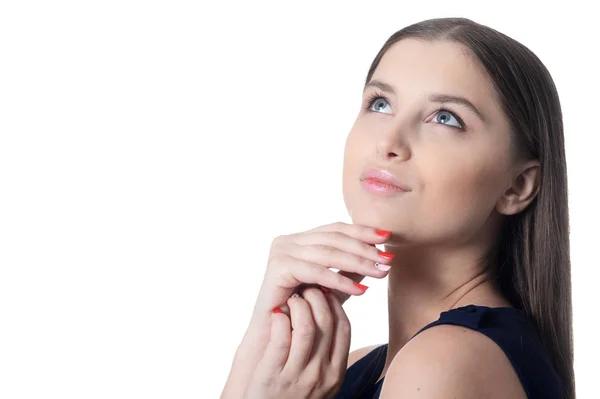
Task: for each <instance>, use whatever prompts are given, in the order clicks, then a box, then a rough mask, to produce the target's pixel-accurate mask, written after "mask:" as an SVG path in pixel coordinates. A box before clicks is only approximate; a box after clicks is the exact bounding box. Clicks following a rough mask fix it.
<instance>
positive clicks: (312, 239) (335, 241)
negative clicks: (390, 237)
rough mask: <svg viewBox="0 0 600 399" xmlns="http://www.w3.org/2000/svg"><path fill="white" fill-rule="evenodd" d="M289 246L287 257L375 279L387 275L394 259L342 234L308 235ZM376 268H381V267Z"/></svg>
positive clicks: (390, 255) (392, 255) (388, 254)
mask: <svg viewBox="0 0 600 399" xmlns="http://www.w3.org/2000/svg"><path fill="white" fill-rule="evenodd" d="M289 245H290V246H289V247H288V255H289V256H293V257H294V258H297V259H303V260H306V261H309V262H313V263H316V264H319V265H322V266H324V267H327V268H334V269H339V270H340V271H345V272H351V273H359V274H362V275H363V276H370V277H375V278H384V277H386V276H387V275H388V273H387V272H388V271H389V269H390V266H389V263H391V261H392V259H393V258H394V256H395V255H394V254H391V253H387V252H383V251H379V250H378V249H377V248H375V247H372V246H370V245H369V244H365V243H361V242H359V241H357V240H356V239H354V238H352V237H348V236H346V235H344V234H342V233H315V235H306V236H303V237H302V238H300V239H298V240H295V241H294V242H293V243H290V244H289ZM366 247H368V248H369V249H366ZM382 254H383V255H382ZM376 265H382V266H381V267H379V268H378V267H376ZM384 269H387V270H384Z"/></svg>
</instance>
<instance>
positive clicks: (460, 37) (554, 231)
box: [222, 18, 575, 399]
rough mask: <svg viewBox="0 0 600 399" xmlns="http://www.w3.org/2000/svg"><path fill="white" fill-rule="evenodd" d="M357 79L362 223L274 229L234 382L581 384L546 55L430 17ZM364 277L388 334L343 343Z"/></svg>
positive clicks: (337, 391)
mask: <svg viewBox="0 0 600 399" xmlns="http://www.w3.org/2000/svg"><path fill="white" fill-rule="evenodd" d="M363 96H364V98H363V106H362V108H361V110H360V112H359V114H358V117H357V119H356V122H355V124H354V126H353V128H352V130H351V131H350V133H349V135H348V138H347V142H346V147H345V155H344V156H345V158H344V170H343V194H344V201H345V204H346V207H347V209H348V212H349V214H350V216H351V218H352V221H353V223H352V224H345V223H334V224H330V225H326V226H321V227H318V228H316V229H313V230H310V231H306V232H301V233H297V234H291V235H286V236H281V237H278V238H276V239H275V240H274V241H273V244H272V247H271V253H270V257H269V263H268V265H267V268H266V273H265V276H264V281H263V285H262V287H261V290H260V293H259V296H258V299H257V302H256V305H255V308H254V312H253V317H252V321H251V323H250V326H249V327H248V330H247V332H246V335H245V336H244V339H243V341H242V343H241V344H240V346H239V348H238V350H237V352H236V356H235V358H234V361H233V365H232V369H231V372H230V375H229V378H228V380H227V383H226V386H225V388H224V391H223V394H222V398H260V399H263V398H333V397H339V398H359V397H360V398H382V399H389V398H394V399H409V398H422V399H428V398H431V399H433V398H462V399H468V398H473V399H474V398H478V399H479V398H529V399H534V398H536V399H537V398H540V399H541V398H544V399H548V398H570V399H571V398H575V387H574V385H575V384H574V375H573V344H572V327H571V325H572V321H571V317H572V316H571V282H570V280H571V272H570V258H569V256H570V255H569V220H568V203H567V175H566V162H565V150H564V138H563V126H562V115H561V108H560V103H559V99H558V94H557V92H556V88H555V86H554V83H553V81H552V78H551V76H550V74H549V73H548V71H547V69H546V68H545V67H544V65H543V64H542V62H541V61H540V60H539V59H538V58H537V57H536V56H535V55H534V54H533V53H532V52H531V51H530V50H528V49H527V48H526V47H525V46H523V45H522V44H520V43H518V42H516V41H515V40H513V39H511V38H509V37H507V36H506V35H504V34H502V33H499V32H497V31H496V30H494V29H491V28H489V27H486V26H483V25H480V24H477V23H475V22H473V21H471V20H468V19H464V18H442V19H432V20H426V21H423V22H420V23H417V24H414V25H411V26H408V27H406V28H404V29H402V30H400V31H398V32H396V33H394V34H393V35H392V36H391V37H390V38H389V39H388V40H387V42H386V43H385V44H384V45H383V47H382V49H381V50H380V51H379V53H378V54H377V56H376V57H375V60H374V61H373V63H372V65H371V68H370V69H369V72H368V74H367V78H366V83H365V90H364V94H363ZM375 244H383V245H384V248H385V252H381V251H378V250H377V248H376V247H375ZM330 268H336V269H339V270H340V272H337V273H336V272H334V271H332V270H330ZM364 276H370V277H375V278H384V277H387V278H388V280H389V288H388V290H389V293H388V312H389V341H388V343H387V344H385V345H375V346H371V347H367V348H362V349H358V350H356V351H353V352H352V353H348V351H349V346H350V323H349V321H348V318H347V317H346V314H345V313H344V310H343V308H342V303H343V301H344V300H345V299H346V298H347V297H348V295H361V294H362V293H363V292H364V290H366V288H367V287H365V286H363V285H361V284H359V282H360V281H361V280H362V278H363V277H364ZM273 309H275V310H273ZM354 328H365V326H361V325H360V324H358V325H357V324H354Z"/></svg>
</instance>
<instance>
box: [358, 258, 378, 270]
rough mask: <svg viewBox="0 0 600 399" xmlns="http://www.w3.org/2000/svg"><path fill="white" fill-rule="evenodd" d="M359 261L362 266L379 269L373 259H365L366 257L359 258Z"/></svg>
mask: <svg viewBox="0 0 600 399" xmlns="http://www.w3.org/2000/svg"><path fill="white" fill-rule="evenodd" d="M358 262H359V263H360V265H361V266H362V267H364V268H365V269H373V270H377V269H375V267H374V264H375V262H373V261H372V260H369V259H365V258H359V259H358Z"/></svg>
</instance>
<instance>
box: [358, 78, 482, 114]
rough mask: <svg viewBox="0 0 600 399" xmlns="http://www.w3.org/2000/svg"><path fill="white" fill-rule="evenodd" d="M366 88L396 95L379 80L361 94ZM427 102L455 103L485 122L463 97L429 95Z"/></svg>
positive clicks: (368, 85)
mask: <svg viewBox="0 0 600 399" xmlns="http://www.w3.org/2000/svg"><path fill="white" fill-rule="evenodd" d="M368 87H377V88H379V89H380V90H381V91H385V92H388V93H391V94H393V95H396V92H395V91H394V88H393V87H392V86H391V85H389V84H387V83H385V82H382V81H380V80H377V79H373V80H371V81H370V82H369V83H367V84H366V85H365V87H364V89H363V93H364V92H365V90H367V88H368ZM427 100H428V101H431V102H434V103H455V104H460V105H463V106H465V107H467V108H469V109H470V110H471V111H473V112H474V113H475V114H476V115H477V116H478V117H479V119H481V120H482V121H485V120H486V118H484V116H483V114H482V113H481V112H479V110H478V109H477V107H475V106H474V105H473V104H472V103H471V102H470V101H469V100H467V99H466V98H464V97H461V96H454V95H450V94H443V93H431V94H430V95H429V96H428V97H427Z"/></svg>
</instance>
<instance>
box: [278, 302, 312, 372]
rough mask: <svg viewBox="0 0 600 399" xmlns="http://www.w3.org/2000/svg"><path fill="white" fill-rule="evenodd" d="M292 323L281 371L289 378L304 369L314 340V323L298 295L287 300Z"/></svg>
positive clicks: (306, 303) (307, 306)
mask: <svg viewBox="0 0 600 399" xmlns="http://www.w3.org/2000/svg"><path fill="white" fill-rule="evenodd" d="M287 303H288V306H289V308H290V315H291V322H292V342H291V346H290V352H289V356H288V359H287V362H286V364H285V366H284V369H283V370H282V373H286V374H288V375H291V376H296V375H300V373H301V372H302V370H303V369H304V368H306V364H307V363H308V359H309V358H310V354H311V352H312V348H313V344H314V340H315V323H314V321H313V317H312V314H311V311H310V306H309V305H308V302H306V300H304V299H303V298H302V297H301V296H299V295H298V294H294V295H293V296H292V297H291V298H290V299H288V302H287Z"/></svg>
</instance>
